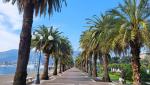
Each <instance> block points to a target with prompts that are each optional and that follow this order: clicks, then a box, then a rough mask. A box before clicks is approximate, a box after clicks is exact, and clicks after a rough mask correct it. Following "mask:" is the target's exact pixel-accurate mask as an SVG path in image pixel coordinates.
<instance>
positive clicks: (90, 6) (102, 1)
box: [0, 0, 122, 52]
mask: <svg viewBox="0 0 150 85" xmlns="http://www.w3.org/2000/svg"><path fill="white" fill-rule="evenodd" d="M121 1H122V0H67V4H68V5H67V7H63V9H62V12H61V13H54V14H53V16H51V17H50V18H49V17H48V16H46V17H43V16H42V17H36V18H34V23H33V27H36V26H37V25H46V26H51V25H53V26H56V27H59V28H60V29H59V30H60V31H62V32H63V35H65V36H68V37H69V40H70V41H71V43H72V45H73V48H74V50H79V38H80V35H81V33H82V31H84V30H86V29H87V28H85V26H86V25H87V24H86V20H85V19H86V18H91V17H92V16H93V15H100V14H101V13H103V12H105V11H106V10H108V9H111V8H113V7H115V6H117V4H118V3H119V2H121ZM21 25H22V14H19V12H18V9H17V6H16V5H15V6H13V5H11V4H10V3H5V4H4V3H2V0H0V52H2V51H6V50H10V49H18V44H19V35H20V31H21Z"/></svg>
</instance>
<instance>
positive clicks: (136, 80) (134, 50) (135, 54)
mask: <svg viewBox="0 0 150 85" xmlns="http://www.w3.org/2000/svg"><path fill="white" fill-rule="evenodd" d="M138 46H139V45H137V44H133V43H131V54H132V58H131V65H132V71H133V85H141V74H140V58H139V55H140V48H139V47H138Z"/></svg>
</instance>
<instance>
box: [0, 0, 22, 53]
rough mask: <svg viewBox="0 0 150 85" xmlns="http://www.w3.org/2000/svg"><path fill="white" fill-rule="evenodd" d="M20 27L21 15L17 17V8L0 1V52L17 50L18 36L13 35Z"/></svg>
mask: <svg viewBox="0 0 150 85" xmlns="http://www.w3.org/2000/svg"><path fill="white" fill-rule="evenodd" d="M21 25H22V15H19V12H18V9H17V6H13V5H12V4H10V3H2V0H1V1H0V52H1V51H6V50H10V49H18V46H19V35H18V34H15V33H14V32H15V31H16V30H20V29H21Z"/></svg>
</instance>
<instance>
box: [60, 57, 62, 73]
mask: <svg viewBox="0 0 150 85" xmlns="http://www.w3.org/2000/svg"><path fill="white" fill-rule="evenodd" d="M59 62H60V65H59V73H62V58H60V61H59Z"/></svg>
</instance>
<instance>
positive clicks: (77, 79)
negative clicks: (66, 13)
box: [40, 68, 110, 85]
mask: <svg viewBox="0 0 150 85" xmlns="http://www.w3.org/2000/svg"><path fill="white" fill-rule="evenodd" d="M40 85H110V84H108V83H104V82H96V81H94V80H92V79H91V78H90V77H88V76H87V74H85V73H83V72H81V71H80V70H79V69H77V68H71V69H69V70H67V71H66V72H64V73H62V74H61V75H58V76H55V77H53V78H52V79H50V80H45V81H41V84H40Z"/></svg>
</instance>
